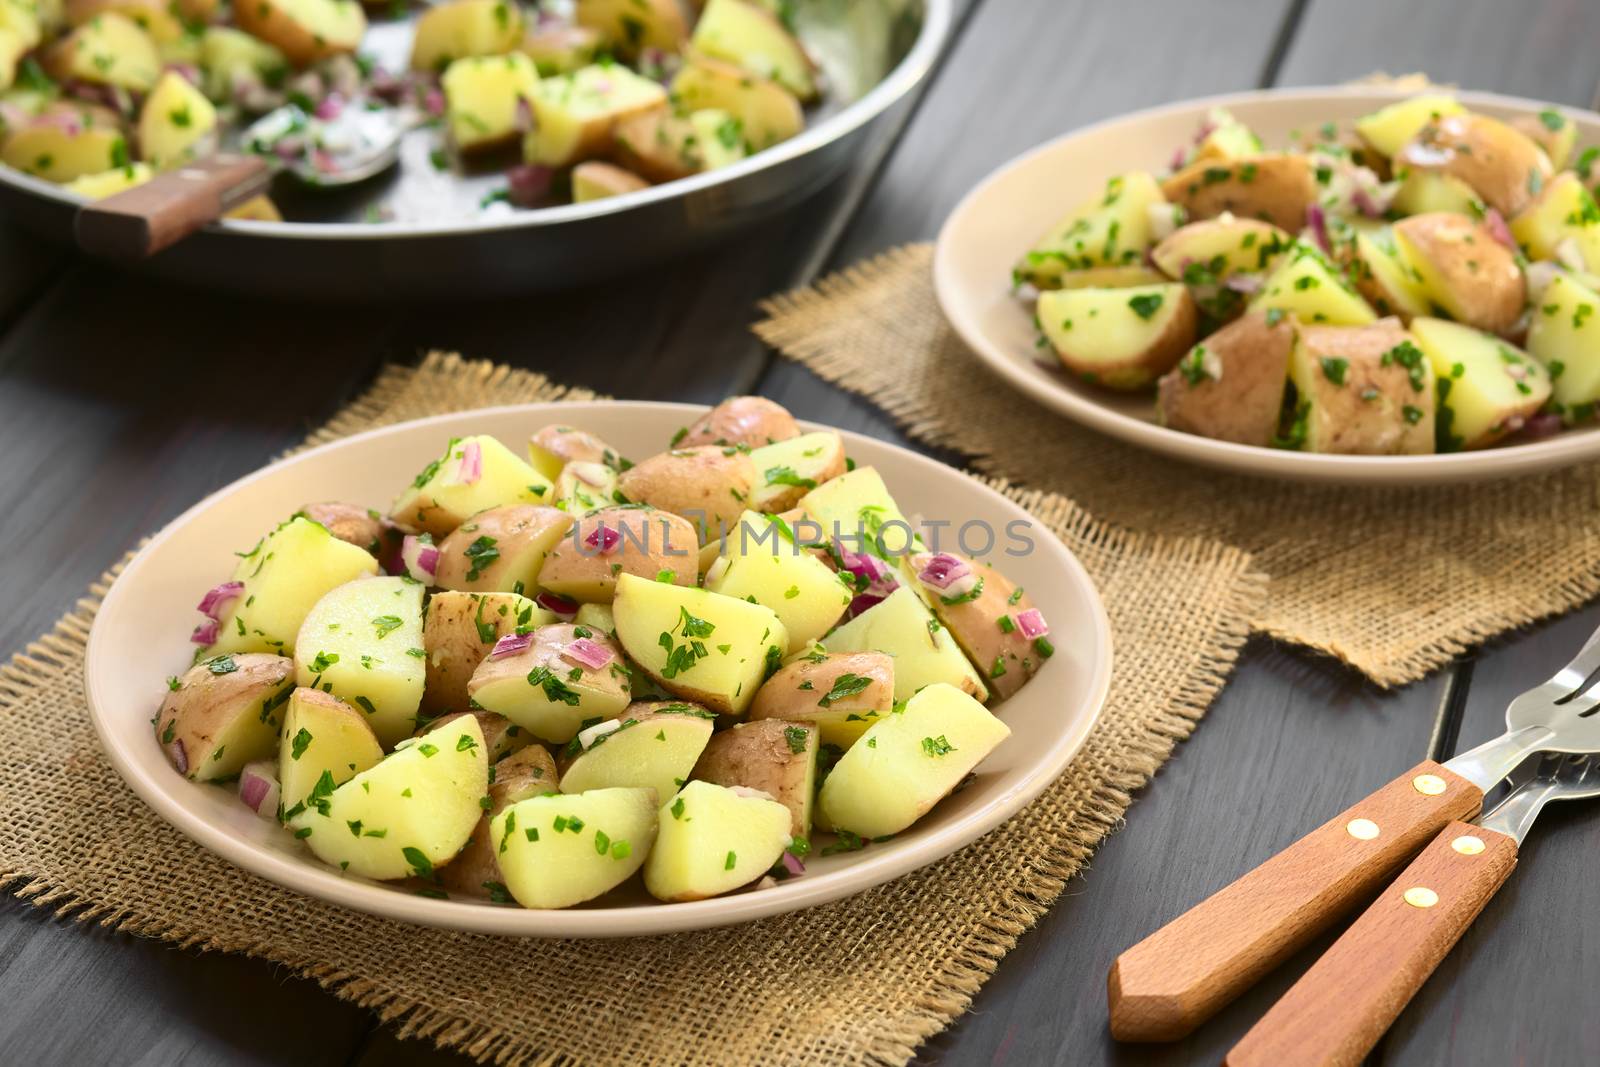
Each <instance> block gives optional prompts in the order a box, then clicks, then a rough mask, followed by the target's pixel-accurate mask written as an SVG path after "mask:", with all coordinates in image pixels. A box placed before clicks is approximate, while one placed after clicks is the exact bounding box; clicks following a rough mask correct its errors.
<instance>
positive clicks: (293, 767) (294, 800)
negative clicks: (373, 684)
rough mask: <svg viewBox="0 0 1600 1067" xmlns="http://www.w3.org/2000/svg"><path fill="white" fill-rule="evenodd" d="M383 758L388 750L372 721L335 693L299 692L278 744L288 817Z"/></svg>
mask: <svg viewBox="0 0 1600 1067" xmlns="http://www.w3.org/2000/svg"><path fill="white" fill-rule="evenodd" d="M381 759H383V745H382V744H380V743H379V741H378V735H377V734H375V733H373V732H372V726H371V725H370V724H369V723H368V721H367V718H366V716H365V715H363V714H362V713H361V712H359V711H357V710H356V709H355V708H353V707H351V706H350V705H349V704H346V703H345V702H344V701H342V700H340V699H339V698H338V697H336V696H334V695H333V694H331V693H324V692H323V691H322V690H320V689H306V688H304V687H302V688H299V689H296V690H295V691H294V692H293V693H291V694H290V696H289V708H288V711H287V712H285V713H284V717H283V735H282V739H281V741H280V743H279V745H278V781H279V783H280V786H281V788H280V791H279V796H280V797H281V798H282V805H283V806H282V811H281V817H282V818H286V819H287V818H290V817H292V816H295V815H299V814H300V813H301V812H303V811H305V809H306V802H307V800H308V798H310V796H311V794H312V792H313V791H314V790H316V788H317V783H319V782H321V781H322V779H323V776H324V775H326V776H327V779H328V781H327V783H326V784H325V785H324V786H323V792H324V793H328V792H331V791H332V790H333V789H335V788H337V787H338V786H341V785H343V784H344V783H346V782H348V781H349V780H350V779H352V778H354V777H355V776H356V775H358V774H360V773H361V772H362V771H364V770H366V769H367V768H369V767H376V766H377V765H378V761H379V760H381Z"/></svg>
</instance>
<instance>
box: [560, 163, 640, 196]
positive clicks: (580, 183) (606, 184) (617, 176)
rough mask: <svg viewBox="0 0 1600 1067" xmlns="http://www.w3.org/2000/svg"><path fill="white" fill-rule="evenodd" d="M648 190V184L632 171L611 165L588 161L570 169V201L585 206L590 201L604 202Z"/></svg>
mask: <svg viewBox="0 0 1600 1067" xmlns="http://www.w3.org/2000/svg"><path fill="white" fill-rule="evenodd" d="M648 188H650V183H649V182H647V181H645V180H644V179H643V178H641V177H639V176H638V175H637V174H635V173H633V172H632V171H628V170H623V169H622V168H621V167H618V166H615V165H614V164H611V163H602V162H600V161H599V160H590V161H589V162H587V163H579V164H578V165H577V166H576V167H573V168H572V200H573V202H574V203H577V204H586V203H588V202H589V201H591V200H604V199H606V198H607V197H610V196H621V195H623V194H624V193H636V192H638V191H639V190H640V189H648Z"/></svg>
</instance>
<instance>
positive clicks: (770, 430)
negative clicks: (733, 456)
mask: <svg viewBox="0 0 1600 1067" xmlns="http://www.w3.org/2000/svg"><path fill="white" fill-rule="evenodd" d="M799 436H800V426H799V424H798V423H796V422H795V421H794V416H793V415H791V414H789V412H788V411H787V410H786V409H785V408H784V407H783V405H782V404H778V403H775V402H774V401H771V400H768V399H767V398H766V397H764V396H730V397H729V398H728V399H726V400H724V401H723V402H722V403H720V404H718V405H717V406H716V407H714V408H712V409H711V410H710V411H708V412H706V413H705V414H704V415H702V416H700V418H698V419H696V420H695V421H694V423H693V424H692V425H689V426H686V427H684V429H683V431H682V432H681V433H680V434H678V435H677V436H675V437H674V438H673V439H672V447H673V448H694V447H695V446H697V445H721V446H723V447H724V448H726V447H729V446H738V445H748V446H749V447H750V448H753V449H754V448H760V447H761V446H762V445H770V444H776V443H777V442H779V441H787V440H789V439H790V438H792V437H799Z"/></svg>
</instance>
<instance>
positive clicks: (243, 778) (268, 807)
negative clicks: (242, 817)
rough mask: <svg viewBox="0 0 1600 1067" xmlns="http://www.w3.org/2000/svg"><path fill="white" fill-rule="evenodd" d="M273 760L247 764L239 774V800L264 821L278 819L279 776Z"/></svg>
mask: <svg viewBox="0 0 1600 1067" xmlns="http://www.w3.org/2000/svg"><path fill="white" fill-rule="evenodd" d="M276 771H277V768H276V767H275V766H274V765H273V763H272V761H271V760H256V761H255V762H253V763H247V764H245V767H244V770H242V771H240V772H239V799H240V800H241V801H242V802H243V803H244V806H245V807H247V808H249V809H250V810H251V811H253V812H255V813H256V814H257V815H259V816H261V817H262V818H263V819H276V818H277V817H278V795H279V788H278V776H277V773H276Z"/></svg>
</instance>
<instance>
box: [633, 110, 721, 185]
mask: <svg viewBox="0 0 1600 1067" xmlns="http://www.w3.org/2000/svg"><path fill="white" fill-rule="evenodd" d="M612 154H613V156H614V157H615V159H616V162H617V163H618V164H619V165H621V166H622V167H623V168H624V169H626V170H629V171H632V172H633V173H634V174H637V175H639V176H641V177H644V178H647V179H649V180H650V181H652V182H658V183H659V182H670V181H676V180H677V179H679V178H687V177H689V176H690V175H691V174H699V173H700V171H702V170H703V169H705V160H704V159H703V158H702V157H701V154H700V150H699V148H698V147H696V141H695V130H694V127H693V126H691V125H690V124H689V120H688V119H686V118H682V117H680V116H678V115H674V114H673V113H672V111H671V110H670V109H669V108H667V107H666V105H662V106H661V107H659V108H655V109H654V110H651V111H641V112H639V113H638V114H634V115H629V116H627V117H626V118H624V119H622V120H621V121H619V122H618V123H617V128H616V132H615V135H614V144H613V147H612Z"/></svg>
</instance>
